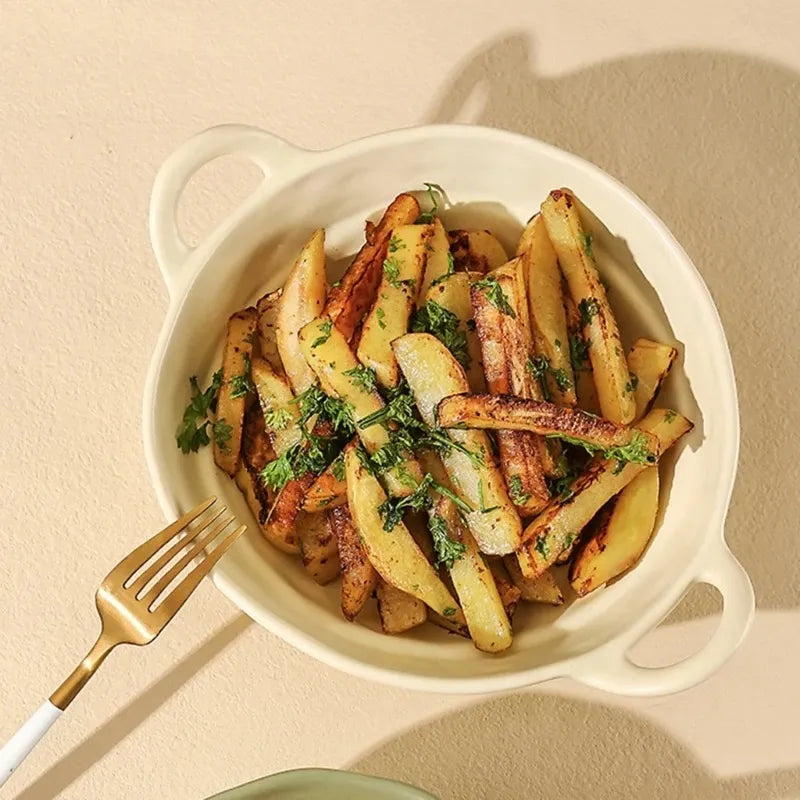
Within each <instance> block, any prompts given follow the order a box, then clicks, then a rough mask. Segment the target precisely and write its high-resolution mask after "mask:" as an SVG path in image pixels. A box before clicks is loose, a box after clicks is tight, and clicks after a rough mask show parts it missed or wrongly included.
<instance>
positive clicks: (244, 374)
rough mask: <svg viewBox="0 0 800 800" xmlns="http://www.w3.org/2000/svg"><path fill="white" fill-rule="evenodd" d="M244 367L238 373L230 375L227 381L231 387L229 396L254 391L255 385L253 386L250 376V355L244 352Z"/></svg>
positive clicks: (242, 394) (235, 396)
mask: <svg viewBox="0 0 800 800" xmlns="http://www.w3.org/2000/svg"><path fill="white" fill-rule="evenodd" d="M243 360H244V367H243V369H242V371H241V373H240V374H239V375H234V376H233V377H231V379H230V381H228V383H229V384H230V387H231V398H232V399H235V398H237V397H244V396H245V395H247V394H249V393H250V392H254V391H255V389H256V387H255V386H253V379H252V377H251V376H250V356H249V355H248V354H247V353H245V354H244V358H243Z"/></svg>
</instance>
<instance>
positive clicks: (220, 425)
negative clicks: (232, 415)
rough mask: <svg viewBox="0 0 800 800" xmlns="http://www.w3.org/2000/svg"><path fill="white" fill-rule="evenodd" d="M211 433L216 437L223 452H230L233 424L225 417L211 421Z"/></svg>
mask: <svg viewBox="0 0 800 800" xmlns="http://www.w3.org/2000/svg"><path fill="white" fill-rule="evenodd" d="M211 435H212V436H213V437H214V443H215V444H216V445H217V447H219V449H220V450H221V451H222V452H223V453H230V451H231V448H230V447H229V446H228V442H229V441H230V440H231V436H233V426H231V425H228V422H227V420H226V419H225V418H224V417H223V418H222V419H218V420H216V422H213V423H211Z"/></svg>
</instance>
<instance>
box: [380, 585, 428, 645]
mask: <svg viewBox="0 0 800 800" xmlns="http://www.w3.org/2000/svg"><path fill="white" fill-rule="evenodd" d="M375 597H376V598H377V600H378V614H379V616H380V618H381V628H382V630H383V632H384V633H387V634H390V635H393V634H398V633H405V632H406V631H410V630H411V629H412V628H416V627H417V626H419V625H422V624H423V623H424V622H425V621H426V620H427V619H428V609H427V607H426V606H425V603H423V602H422V600H418V599H417V598H416V597H414V596H412V595H410V594H408V593H407V592H404V591H402V590H401V589H398V588H397V587H395V586H392V584H391V583H389V582H388V581H385V580H383V579H382V578H381V579H380V580H379V581H378V587H377V589H376V590H375Z"/></svg>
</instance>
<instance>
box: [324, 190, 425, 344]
mask: <svg viewBox="0 0 800 800" xmlns="http://www.w3.org/2000/svg"><path fill="white" fill-rule="evenodd" d="M418 216H419V203H418V202H417V201H416V199H415V198H414V197H412V196H411V195H410V194H400V195H398V196H397V197H396V198H395V199H394V200H393V201H392V202H391V204H390V205H389V207H388V208H387V209H386V212H385V213H384V215H383V217H381V220H380V222H379V223H378V224H377V225H376V226H375V227H374V228H373V229H372V231H371V237H370V233H369V232H368V234H367V236H368V237H370V238H371V241H370V238H368V240H367V242H366V244H364V246H363V247H362V248H361V249H360V250H359V251H358V255H356V257H355V259H353V263H352V264H350V266H349V267H348V268H347V271H346V272H345V273H344V275H343V276H342V278H341V280H340V281H339V285H338V286H335V287H332V288H331V291H330V294H329V295H328V301H327V303H326V304H325V310H324V316H326V317H328V318H330V319H331V320H333V322H334V323H335V324H336V327H337V329H338V330H339V331H341V333H342V335H343V336H344V338H345V340H346V341H349V340H350V338H351V337H352V335H353V332H354V331H355V329H356V327H357V326H358V323H359V322H361V320H362V318H363V316H364V314H365V313H366V312H367V309H368V308H369V307H370V306H371V305H372V302H373V300H374V299H375V293H376V291H377V289H378V284H379V283H380V282H381V275H382V273H383V260H384V259H385V258H386V250H387V248H388V246H389V238H390V236H391V235H392V231H393V230H394V229H395V228H398V227H400V225H410V224H411V223H412V222H414V220H415V219H416V218H417V217H418Z"/></svg>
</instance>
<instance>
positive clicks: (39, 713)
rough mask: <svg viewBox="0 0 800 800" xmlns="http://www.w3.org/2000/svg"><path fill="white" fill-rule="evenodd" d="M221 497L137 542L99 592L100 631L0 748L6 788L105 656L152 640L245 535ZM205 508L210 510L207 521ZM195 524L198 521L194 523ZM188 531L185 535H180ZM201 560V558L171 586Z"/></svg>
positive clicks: (1, 773)
mask: <svg viewBox="0 0 800 800" xmlns="http://www.w3.org/2000/svg"><path fill="white" fill-rule="evenodd" d="M216 501H217V498H216V497H210V498H209V499H208V500H205V501H204V502H202V503H201V504H200V505H199V506H197V507H196V508H193V509H192V510H191V511H189V512H187V513H186V514H184V515H183V516H182V517H181V518H180V519H178V520H176V521H175V522H173V523H172V525H169V526H167V527H166V528H164V530H163V531H161V533H157V534H156V535H155V536H154V537H153V538H152V539H149V540H148V541H146V542H145V543H144V544H142V545H139V547H137V548H136V549H135V550H134V551H133V552H132V553H130V554H129V555H128V556H126V557H125V558H123V559H122V561H120V562H119V564H117V566H116V567H114V569H112V570H111V572H109V573H108V575H107V576H106V578H105V580H104V581H103V582H102V583H101V584H100V588H99V589H98V590H97V595H96V597H95V603H96V605H97V611H98V613H99V614H100V622H101V628H100V636H98V638H97V641H96V642H95V644H94V646H93V647H92V649H91V650H90V651H89V652H88V653H87V655H86V657H85V658H84V659H83V661H81V663H80V664H79V665H78V666H77V667H76V668H75V669H74V670H73V672H72V674H71V675H70V676H69V677H68V678H67V679H66V680H65V681H64V683H62V684H61V686H59V687H58V689H56V690H55V692H53V694H52V695H51V696H50V699H49V700H46V701H45V702H44V703H43V704H42V705H41V706H40V707H39V708H38V709H37V710H36V711H35V712H34V714H33V716H31V718H30V719H29V720H28V721H27V722H26V723H25V724H24V725H23V726H22V727H21V728H20V729H19V730H18V731H17V733H16V734H14V736H13V737H12V738H11V739H10V740H9V742H8V743H7V744H6V745H5V746H4V747H3V749H2V750H0V786H2V785H3V784H4V783H5V782H6V781H7V780H8V778H9V776H10V775H11V773H12V772H13V771H14V770H15V769H16V768H17V767H18V766H19V765H20V764H21V763H22V761H23V760H24V759H25V757H26V756H27V755H28V754H29V753H30V752H31V750H33V748H34V747H35V746H36V744H37V743H38V742H39V741H40V740H41V738H42V737H43V736H44V734H45V733H46V732H47V731H48V730H49V728H50V726H51V725H52V724H53V723H54V722H55V721H56V720H57V719H58V718H59V717H60V716H61V713H62V712H63V711H64V710H65V709H66V707H67V706H68V705H69V704H70V703H71V702H72V701H73V700H74V699H75V697H76V696H77V694H78V692H80V690H81V689H82V688H83V687H84V686H85V685H86V683H87V682H88V680H89V678H91V677H92V675H94V673H95V672H96V671H97V668H98V667H99V666H100V665H101V664H102V663H103V661H105V659H106V656H107V655H108V654H109V653H110V652H111V651H112V650H113V649H114V648H115V647H116V646H117V645H119V644H135V645H143V644H149V643H150V642H152V641H153V639H155V638H156V636H158V634H159V633H161V631H162V630H164V627H165V626H166V624H167V623H168V622H169V621H170V620H171V619H172V618H173V617H174V616H175V614H177V613H178V611H179V610H180V608H181V606H183V604H184V603H185V602H186V601H187V600H188V599H189V595H190V594H191V593H192V592H193V591H194V590H195V589H196V588H197V586H198V585H199V583H200V581H201V580H202V579H203V578H204V577H205V576H206V575H208V573H209V572H210V571H211V569H212V567H213V566H214V565H215V564H216V563H217V562H218V561H219V560H220V558H222V556H223V555H224V554H225V553H226V552H227V550H228V549H229V548H230V547H231V545H232V544H233V543H234V542H235V541H236V540H237V539H238V538H239V536H241V535H242V533H244V531H245V530H246V529H247V526H245V525H239V526H238V527H237V528H235V529H231V527H230V526H231V524H235V523H236V519H235V517H233V516H232V515H230V516H227V517H225V518H224V519H221V520H220V517H222V515H223V514H224V513H225V511H226V508H225V506H222V507H218V508H212V506H214V504H215V503H216ZM207 511H208V512H209V513H210V516H207V517H206V518H205V519H202V520H201V519H200V518H201V517H202V516H203V514H204V513H205V512H207ZM192 523H197V524H196V526H195V527H193V528H191V529H190V528H189V526H190V525H192ZM226 530H227V532H226ZM184 532H185V533H186V535H185V536H181V534H182V533H184ZM215 543H216V546H215V547H214V548H213V549H209V548H210V547H211V546H212V545H214V544H215ZM187 548H188V549H187ZM184 550H185V551H186V552H182V551H184ZM197 558H199V559H200V560H199V562H198V563H197V564H196V565H195V566H194V567H192V569H191V570H190V571H189V572H188V573H187V574H186V575H185V577H183V578H182V579H181V580H180V582H179V583H177V584H176V585H175V586H174V587H172V588H171V585H172V584H173V583H174V582H175V580H176V579H178V578H179V577H180V575H181V573H183V572H184V571H185V570H186V569H187V567H189V566H190V565H191V564H192V562H193V561H194V560H195V559H197ZM176 559H177V560H176Z"/></svg>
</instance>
